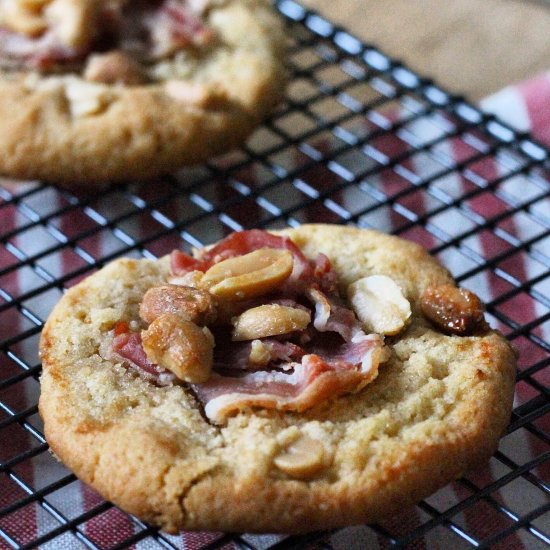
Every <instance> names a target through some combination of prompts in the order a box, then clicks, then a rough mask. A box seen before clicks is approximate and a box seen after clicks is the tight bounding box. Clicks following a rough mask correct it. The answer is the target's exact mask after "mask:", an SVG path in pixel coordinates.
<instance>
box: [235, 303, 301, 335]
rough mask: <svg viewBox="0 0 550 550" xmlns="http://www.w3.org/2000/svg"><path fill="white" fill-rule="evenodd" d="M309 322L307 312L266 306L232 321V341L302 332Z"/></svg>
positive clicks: (270, 305) (277, 306) (245, 313)
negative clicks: (296, 331)
mask: <svg viewBox="0 0 550 550" xmlns="http://www.w3.org/2000/svg"><path fill="white" fill-rule="evenodd" d="M310 321H311V314H310V313H309V311H304V310H302V309H297V308H294V307H288V306H280V305H278V304H268V305H263V306H258V307H254V308H252V309H248V310H246V311H245V312H244V313H242V314H241V315H239V316H238V317H235V318H234V319H233V335H232V339H233V340H234V341H241V340H256V339H258V338H264V337H266V336H275V335H277V334H286V333H287V332H293V331H295V330H304V329H305V328H306V327H307V326H308V325H309V323H310Z"/></svg>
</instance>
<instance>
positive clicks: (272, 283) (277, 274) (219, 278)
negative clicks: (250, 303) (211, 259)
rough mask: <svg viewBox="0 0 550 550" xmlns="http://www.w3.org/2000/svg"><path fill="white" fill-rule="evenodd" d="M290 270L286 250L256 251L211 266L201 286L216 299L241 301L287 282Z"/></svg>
mask: <svg viewBox="0 0 550 550" xmlns="http://www.w3.org/2000/svg"><path fill="white" fill-rule="evenodd" d="M292 267H293V259H292V254H291V253H290V252H289V251H288V250H281V249H276V248H260V249H259V250H255V251H254V252H250V253H249V254H245V255H244V256H237V257H236V258H229V259H228V260H224V261H222V262H219V263H217V264H215V265H213V266H212V267H211V268H210V269H209V270H208V271H207V272H206V273H205V275H204V277H203V278H202V281H201V284H203V285H206V286H208V287H209V289H210V292H211V293H212V294H214V296H217V297H218V298H222V299H224V300H244V299H247V298H253V297H256V296H261V295H262V294H267V293H268V292H270V291H272V290H274V289H276V288H277V287H278V286H279V285H280V284H281V283H283V282H284V281H285V280H286V279H288V277H289V276H290V274H291V273H292Z"/></svg>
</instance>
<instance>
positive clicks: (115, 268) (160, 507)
mask: <svg viewBox="0 0 550 550" xmlns="http://www.w3.org/2000/svg"><path fill="white" fill-rule="evenodd" d="M285 233H286V234H287V235H289V236H290V237H291V239H292V240H293V241H294V242H295V244H296V245H298V247H299V248H301V249H302V251H303V252H304V253H305V254H306V256H308V257H309V258H314V257H315V256H316V254H317V253H318V252H322V253H324V254H326V255H327V256H328V257H329V259H330V260H331V261H332V264H333V266H334V268H335V270H336V271H337V273H338V275H339V280H340V283H341V285H342V287H343V288H345V287H347V285H349V284H350V283H353V282H354V281H357V280H358V279H361V278H362V277H366V276H370V275H386V276H388V277H391V278H392V279H393V280H394V281H395V282H396V283H397V284H399V286H400V288H401V289H402V290H403V293H404V295H405V297H406V298H407V300H408V301H409V302H410V304H411V310H412V314H411V320H410V323H409V325H408V326H407V328H406V329H405V331H404V332H403V333H401V334H400V335H399V336H398V337H394V338H390V339H388V340H387V341H386V343H387V345H388V346H389V348H390V350H391V357H390V359H389V361H388V362H386V363H384V364H383V365H381V367H380V369H379V374H378V377H377V378H376V379H375V380H374V381H373V382H371V383H370V384H369V385H368V386H366V387H365V388H364V389H363V390H362V391H360V392H359V393H356V394H351V395H344V396H341V397H338V398H335V399H332V400H328V401H325V402H323V403H321V404H319V405H317V406H315V407H313V408H312V409H310V410H307V411H305V412H303V413H289V412H287V413H285V412H281V411H275V410H268V409H263V410H262V409H256V410H253V411H252V410H245V411H241V412H240V413H239V414H237V415H236V416H234V417H231V418H229V419H228V422H227V424H226V425H225V426H214V425H211V424H210V423H208V422H207V421H206V420H205V417H204V415H203V411H202V410H201V407H200V406H199V404H198V401H197V400H196V399H195V396H194V395H193V394H192V393H191V392H190V391H189V390H187V389H186V387H185V386H182V385H172V386H162V387H161V386H155V385H153V384H151V383H150V382H148V381H147V380H145V379H143V378H141V377H139V376H138V375H136V374H135V372H133V371H131V370H130V369H127V368H125V367H124V366H123V365H121V364H119V363H115V362H113V361H109V360H106V359H103V357H104V356H105V354H104V353H103V352H102V350H103V349H104V347H105V345H108V343H106V339H107V338H108V337H107V334H108V333H109V331H111V330H112V328H113V326H114V325H115V324H116V323H117V322H118V321H119V320H120V319H121V318H122V319H128V320H129V319H135V318H137V317H138V314H139V307H140V303H141V300H142V298H143V295H144V294H145V292H146V291H147V290H148V289H149V288H152V287H156V286H159V285H162V284H163V283H164V282H165V281H166V277H167V275H168V274H169V261H168V258H163V259H161V260H159V261H157V262H153V261H150V260H131V259H122V260H117V261H115V262H113V263H111V264H110V265H108V266H107V267H105V268H104V269H102V270H101V271H99V272H98V273H96V274H94V275H92V276H91V277H89V278H88V279H86V280H85V281H83V282H82V283H80V284H78V285H77V286H75V287H73V288H72V289H70V290H69V291H68V292H67V293H66V295H65V296H64V297H63V299H62V300H61V301H60V303H59V304H58V305H57V306H56V308H55V309H54V311H53V313H52V315H51V316H50V318H49V320H48V322H47V324H46V326H45V329H44V332H43V335H42V341H41V354H42V359H43V363H44V372H43V375H42V378H41V385H42V394H41V398H40V413H41V415H42V417H43V419H44V423H45V432H46V437H47V440H48V442H49V443H50V445H51V446H52V449H53V451H54V452H55V453H56V455H57V456H59V457H60V458H61V460H63V461H64V462H65V463H66V464H67V465H68V466H69V467H70V468H71V469H72V470H74V472H75V473H76V474H77V475H78V476H79V477H80V478H81V479H82V480H84V481H85V482H87V483H90V484H91V485H92V486H93V487H94V488H96V489H97V490H98V491H99V492H100V493H101V494H103V495H104V496H105V497H106V498H108V499H110V500H112V501H113V502H115V503H116V504H118V505H119V506H121V507H122V508H123V509H125V510H127V511H129V512H131V513H134V514H136V515H138V516H139V517H141V518H143V519H145V520H147V521H149V522H152V523H154V524H155V525H159V526H161V527H162V528H164V529H166V530H168V531H171V532H174V531H177V530H180V529H205V530H225V531H249V532H276V531H277V532H304V531H310V530H315V529H327V528H331V527H339V526H343V525H350V524H356V523H362V522H372V521H376V520H379V519H381V518H382V517H384V516H386V515H387V514H389V513H392V512H394V511H398V510H400V509H402V507H403V506H406V505H409V504H412V503H414V502H416V501H418V500H419V499H421V498H423V497H425V496H427V495H429V494H430V493H431V492H433V491H434V490H436V489H437V488H439V487H440V486H442V485H444V484H445V483H447V482H448V481H450V480H452V479H454V478H456V477H458V476H460V475H461V474H462V473H463V472H464V471H465V470H466V469H467V468H470V467H472V466H474V465H477V464H478V463H479V462H480V461H483V460H486V459H487V458H488V457H489V456H490V454H491V453H492V452H493V451H494V449H495V447H496V445H497V442H498V438H499V436H500V435H501V434H502V432H503V430H504V428H505V426H506V423H507V421H508V419H509V415H510V410H511V398H512V393H513V386H514V374H515V357H514V354H513V352H512V350H511V348H510V346H509V345H508V343H507V342H506V341H505V340H504V338H503V337H502V336H501V335H500V334H498V333H496V332H494V331H487V332H485V333H484V334H483V335H479V336H470V337H459V336H452V335H447V334H444V333H442V332H440V331H438V330H437V328H435V327H434V325H432V324H431V323H430V322H429V321H428V320H426V319H425V318H424V317H423V315H422V313H421V305H420V298H421V296H422V293H423V291H424V289H426V288H427V287H429V286H431V285H443V284H452V279H451V277H450V275H449V274H448V273H447V272H446V270H444V269H443V268H442V267H441V266H440V265H439V264H438V263H437V262H436V261H435V260H433V259H432V258H431V257H430V256H429V255H428V254H427V253H426V252H425V251H424V250H423V249H421V248H420V247H419V246H417V245H415V244H412V243H409V242H406V241H403V240H401V239H397V238H395V237H389V236H387V235H382V234H380V233H377V232H374V231H365V230H359V229H354V228H350V227H333V226H323V225H311V226H302V227H300V228H297V229H289V230H286V231H285Z"/></svg>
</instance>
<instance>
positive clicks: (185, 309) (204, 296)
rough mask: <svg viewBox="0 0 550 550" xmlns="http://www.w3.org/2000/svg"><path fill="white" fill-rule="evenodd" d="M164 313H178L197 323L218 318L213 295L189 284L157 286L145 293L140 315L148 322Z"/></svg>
mask: <svg viewBox="0 0 550 550" xmlns="http://www.w3.org/2000/svg"><path fill="white" fill-rule="evenodd" d="M164 313H177V314H179V315H180V316H181V317H183V318H184V319H186V320H187V321H191V322H192V323H196V324H197V325H208V324H210V323H212V322H213V321H214V320H215V319H216V308H215V305H214V300H213V298H212V296H210V294H209V293H208V292H205V291H204V290H199V289H196V288H191V287H188V286H178V285H165V286H156V287H153V288H150V289H149V290H148V291H147V292H146V293H145V295H144V296H143V301H142V302H141V305H140V307H139V316H140V317H141V318H142V319H143V320H144V321H145V322H146V323H152V322H153V321H154V320H155V319H156V318H157V317H160V316H161V315H163V314H164Z"/></svg>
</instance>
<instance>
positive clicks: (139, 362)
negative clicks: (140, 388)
mask: <svg viewBox="0 0 550 550" xmlns="http://www.w3.org/2000/svg"><path fill="white" fill-rule="evenodd" d="M117 327H118V325H117ZM115 333H116V330H115ZM112 354H113V357H112V358H113V359H115V360H117V359H118V360H120V361H122V362H124V363H126V364H128V365H129V366H131V367H133V368H134V369H135V370H136V371H138V372H140V373H141V374H142V375H143V376H144V377H145V378H147V379H148V380H151V381H152V382H155V383H156V384H158V385H159V386H167V385H169V384H173V383H175V382H177V378H176V376H175V375H174V374H173V373H171V372H170V371H168V370H166V369H164V368H162V367H159V366H158V365H154V364H153V363H151V362H150V361H149V359H147V355H145V351H143V346H142V343H141V336H140V334H139V333H138V332H125V333H124V332H123V333H121V334H118V335H116V336H115V337H114V339H113V344H112Z"/></svg>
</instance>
